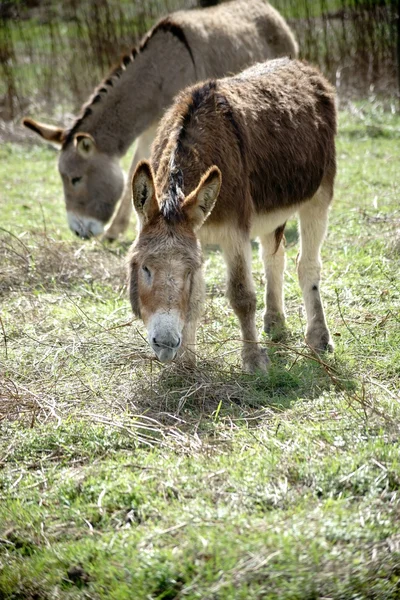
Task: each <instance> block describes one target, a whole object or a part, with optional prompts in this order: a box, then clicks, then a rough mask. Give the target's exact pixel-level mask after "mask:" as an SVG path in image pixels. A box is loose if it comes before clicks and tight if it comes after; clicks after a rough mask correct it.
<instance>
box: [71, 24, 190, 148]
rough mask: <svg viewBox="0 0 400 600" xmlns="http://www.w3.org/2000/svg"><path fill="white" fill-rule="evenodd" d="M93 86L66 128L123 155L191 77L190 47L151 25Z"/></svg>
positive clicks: (174, 36) (158, 116)
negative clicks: (135, 45) (145, 35)
mask: <svg viewBox="0 0 400 600" xmlns="http://www.w3.org/2000/svg"><path fill="white" fill-rule="evenodd" d="M129 59H130V60H129V61H128V57H124V60H123V63H122V65H121V67H120V68H119V69H116V70H115V71H114V74H111V75H110V76H109V78H108V79H106V80H105V82H104V83H103V84H102V85H101V86H99V88H97V89H96V91H95V93H94V94H93V96H92V98H91V100H90V101H89V102H88V103H87V104H86V106H85V107H84V109H83V116H81V117H80V118H78V119H77V120H76V121H75V123H74V124H73V126H72V128H71V129H70V132H69V137H70V138H71V133H77V132H78V131H82V132H86V133H90V134H91V135H92V136H93V138H94V139H95V141H96V144H97V147H98V149H99V150H100V151H101V152H104V153H106V154H109V155H111V156H117V157H121V156H123V155H124V154H125V153H126V152H127V151H128V149H129V147H130V145H131V144H132V143H133V142H134V140H135V139H136V138H137V137H139V136H140V135H141V134H142V133H143V132H144V131H145V130H146V129H148V128H149V127H150V126H151V125H152V124H153V123H154V122H155V121H157V120H158V119H159V118H160V117H161V115H162V113H163V111H164V110H165V108H167V107H168V106H169V104H171V102H172V99H173V97H174V96H175V94H176V93H177V92H178V91H179V90H180V89H181V88H182V87H184V86H185V85H188V84H190V83H193V82H194V81H195V69H194V64H193V62H192V58H191V56H190V53H189V51H188V49H187V48H186V47H185V45H184V44H183V43H182V41H181V40H180V39H179V38H178V37H177V36H176V35H174V33H172V32H170V31H166V30H163V29H157V28H156V29H155V30H154V32H153V33H152V34H150V37H149V39H148V40H147V41H146V42H145V43H144V44H142V47H141V49H140V50H139V51H138V52H137V53H136V52H135V51H134V52H133V55H132V56H130V57H129Z"/></svg>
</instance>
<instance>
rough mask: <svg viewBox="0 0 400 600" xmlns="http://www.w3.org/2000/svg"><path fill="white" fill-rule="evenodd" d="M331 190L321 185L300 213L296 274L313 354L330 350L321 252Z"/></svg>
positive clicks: (307, 337) (331, 348)
mask: <svg viewBox="0 0 400 600" xmlns="http://www.w3.org/2000/svg"><path fill="white" fill-rule="evenodd" d="M332 193H333V190H332V186H330V185H326V186H324V185H321V187H320V188H319V189H318V191H317V193H316V194H315V196H314V197H313V198H312V199H311V200H310V201H309V202H307V203H306V204H304V205H303V206H302V207H301V208H300V209H299V220H300V240H301V241H300V256H299V258H298V264H297V271H298V276H299V282H300V287H301V291H302V293H303V298H304V304H305V308H306V314H307V329H306V342H307V343H308V344H309V345H310V346H311V347H312V348H313V349H314V350H316V351H323V350H330V351H332V350H333V343H332V340H331V337H330V334H329V330H328V326H327V324H326V320H325V315H324V309H323V306H322V301H321V296H320V291H319V287H320V279H321V266H322V263H321V256H320V250H321V246H322V242H323V240H324V237H325V234H326V228H327V224H328V212H329V205H330V202H331V200H332Z"/></svg>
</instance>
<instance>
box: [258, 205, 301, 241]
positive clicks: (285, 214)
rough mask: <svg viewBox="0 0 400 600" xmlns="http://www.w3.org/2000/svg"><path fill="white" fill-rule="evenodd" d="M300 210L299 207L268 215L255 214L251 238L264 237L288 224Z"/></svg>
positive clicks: (291, 207)
mask: <svg viewBox="0 0 400 600" xmlns="http://www.w3.org/2000/svg"><path fill="white" fill-rule="evenodd" d="M297 209H298V205H295V206H290V207H288V208H284V209H281V210H276V211H273V212H268V213H255V214H254V216H253V219H252V223H251V237H252V238H253V239H254V238H257V237H263V236H264V235H268V234H270V233H272V232H274V231H275V229H277V228H278V227H280V226H281V225H283V224H284V223H286V221H287V220H288V219H290V217H292V216H293V215H294V214H295V213H296V212H297Z"/></svg>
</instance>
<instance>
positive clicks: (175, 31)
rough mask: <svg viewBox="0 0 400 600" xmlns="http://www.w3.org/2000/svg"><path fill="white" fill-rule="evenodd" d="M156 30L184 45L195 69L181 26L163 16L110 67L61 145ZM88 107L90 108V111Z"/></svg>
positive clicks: (65, 142) (75, 131)
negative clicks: (168, 34)
mask: <svg viewBox="0 0 400 600" xmlns="http://www.w3.org/2000/svg"><path fill="white" fill-rule="evenodd" d="M158 31H165V32H169V33H171V34H172V35H173V36H174V37H176V38H177V39H178V40H179V41H180V42H181V43H182V44H183V45H184V46H185V48H186V50H187V51H188V53H189V55H190V58H191V61H192V63H193V66H194V68H195V70H196V65H195V61H194V56H193V53H192V50H191V48H190V46H189V43H188V41H187V39H186V35H185V32H184V31H183V29H182V27H181V26H180V25H178V24H177V23H174V21H172V19H171V18H170V17H165V18H164V19H162V20H161V21H159V22H158V23H156V25H155V26H154V27H153V28H152V29H151V30H150V32H149V33H148V34H146V35H145V36H144V38H143V39H142V41H141V42H140V44H139V47H138V48H132V51H131V53H130V54H125V55H123V56H122V57H121V62H120V63H119V64H118V65H117V66H116V67H114V68H113V69H111V71H110V72H109V74H108V75H107V77H106V78H105V79H104V80H103V81H102V83H100V85H98V86H97V88H96V89H95V90H94V92H93V94H92V96H91V98H90V99H89V101H88V102H87V103H86V104H84V105H83V106H82V109H81V113H80V115H79V116H78V117H77V118H76V120H75V122H74V123H73V124H72V125H71V127H70V128H69V129H67V130H66V131H65V133H64V138H63V146H66V145H67V144H69V143H70V142H72V139H73V137H74V135H75V133H77V132H78V130H79V129H80V127H81V126H82V124H83V121H84V119H85V118H86V117H87V116H88V115H89V114H91V113H92V111H91V110H90V106H92V105H93V104H97V103H98V102H99V101H100V100H101V95H100V94H101V93H103V94H107V93H108V89H107V88H110V87H113V85H114V84H113V78H114V79H119V78H120V77H121V76H122V75H123V72H124V71H125V70H126V69H127V68H128V66H129V64H130V63H132V62H133V61H134V60H135V58H136V56H137V55H138V54H139V53H141V52H144V50H145V49H146V47H147V45H148V43H149V42H150V40H151V39H152V38H153V36H154V35H155V34H156V33H157V32H158ZM88 109H89V110H90V112H89V110H88Z"/></svg>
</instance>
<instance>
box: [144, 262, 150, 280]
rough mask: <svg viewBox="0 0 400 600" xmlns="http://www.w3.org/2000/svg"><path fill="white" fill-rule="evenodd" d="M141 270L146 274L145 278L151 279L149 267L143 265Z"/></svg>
mask: <svg viewBox="0 0 400 600" xmlns="http://www.w3.org/2000/svg"><path fill="white" fill-rule="evenodd" d="M142 270H143V273H144V274H145V275H146V277H147V279H151V272H150V269H149V268H148V267H146V265H143V267H142Z"/></svg>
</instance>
